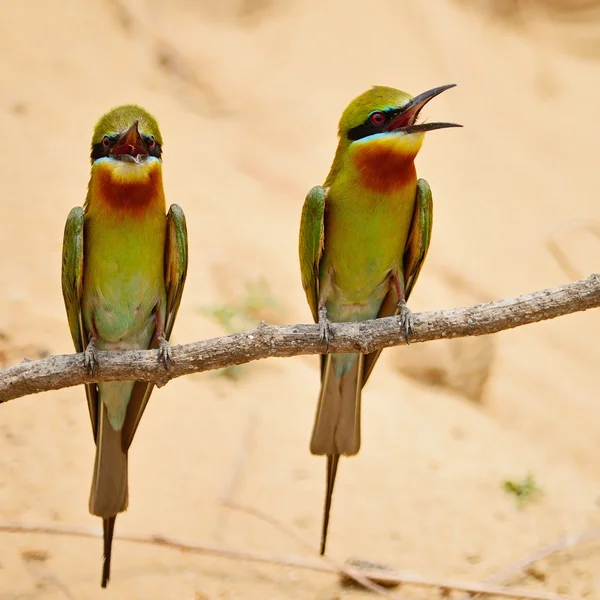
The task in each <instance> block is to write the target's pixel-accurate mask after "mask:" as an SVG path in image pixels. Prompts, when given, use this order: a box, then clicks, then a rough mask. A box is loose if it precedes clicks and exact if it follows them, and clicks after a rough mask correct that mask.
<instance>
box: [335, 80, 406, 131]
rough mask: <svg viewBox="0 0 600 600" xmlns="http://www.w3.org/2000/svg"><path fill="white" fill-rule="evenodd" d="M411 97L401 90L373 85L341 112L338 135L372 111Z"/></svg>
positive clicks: (404, 101) (399, 102)
mask: <svg viewBox="0 0 600 600" xmlns="http://www.w3.org/2000/svg"><path fill="white" fill-rule="evenodd" d="M411 99H412V96H411V95H410V94H407V93H406V92H403V91H402V90H397V89H395V88H391V87H386V86H383V85H374V86H373V87H372V88H371V89H370V90H367V91H366V92H363V93H362V94H361V95H360V96H357V97H356V98H354V100H352V102H350V104H349V105H348V107H347V108H346V110H345V111H344V112H343V114H342V117H341V119H340V124H339V129H338V131H339V134H340V136H341V137H343V136H344V134H346V133H347V132H348V131H350V130H351V129H353V128H354V127H358V126H359V125H361V124H362V123H364V122H365V121H366V119H367V117H368V116H369V115H370V114H371V113H372V112H373V111H375V110H381V111H383V110H385V109H386V108H392V107H396V106H401V105H403V104H405V103H406V102H408V101H409V100H411Z"/></svg>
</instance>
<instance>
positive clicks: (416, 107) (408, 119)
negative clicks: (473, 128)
mask: <svg viewBox="0 0 600 600" xmlns="http://www.w3.org/2000/svg"><path fill="white" fill-rule="evenodd" d="M455 86H456V84H455V83H450V84H449V85H441V86H440V87H436V88H433V89H432V90H428V91H426V92H423V93H422V94H419V95H418V96H415V97H414V98H413V99H412V100H410V102H408V104H405V105H404V106H402V107H400V108H399V111H400V112H399V113H398V115H397V116H396V117H394V118H393V119H392V121H391V122H390V123H389V125H388V128H387V130H388V131H403V132H405V133H416V132H418V131H432V130H433V129H445V128H446V127H462V125H459V124H458V123H420V124H418V125H417V124H415V121H416V120H417V117H418V116H419V113H420V112H421V109H422V108H423V107H424V106H425V105H426V104H427V103H428V102H429V101H430V100H431V99H432V98H435V97H436V96H438V95H439V94H441V93H442V92H445V91H446V90H449V89H450V88H453V87H455Z"/></svg>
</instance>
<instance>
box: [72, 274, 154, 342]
mask: <svg viewBox="0 0 600 600" xmlns="http://www.w3.org/2000/svg"><path fill="white" fill-rule="evenodd" d="M106 266H107V263H105V267H106ZM113 266H114V267H115V268H114V269H110V270H111V271H112V273H110V274H109V273H104V276H102V277H94V278H93V281H90V280H88V282H87V285H86V286H84V297H83V312H84V318H85V320H86V328H87V329H88V331H90V330H91V328H92V327H93V328H94V329H95V331H96V333H97V334H98V338H99V347H102V344H108V345H110V347H111V348H112V349H124V348H136V347H138V345H139V347H140V348H143V347H147V344H148V343H149V337H151V333H152V332H153V331H154V327H155V323H156V314H155V313H156V311H157V310H158V307H159V306H161V305H164V300H165V290H164V284H163V285H161V284H162V282H163V279H162V276H161V277H158V276H152V274H151V273H150V272H143V271H142V272H128V270H127V269H121V270H119V269H118V264H115V265H113ZM156 275H158V273H157V274H156ZM161 275H162V274H161Z"/></svg>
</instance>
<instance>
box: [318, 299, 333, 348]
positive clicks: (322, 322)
mask: <svg viewBox="0 0 600 600" xmlns="http://www.w3.org/2000/svg"><path fill="white" fill-rule="evenodd" d="M319 328H320V330H321V335H320V337H319V341H320V342H321V344H323V343H325V348H326V349H327V352H329V342H330V341H331V338H332V337H333V332H332V331H331V321H330V320H329V319H328V318H327V309H326V308H325V307H324V306H321V308H319Z"/></svg>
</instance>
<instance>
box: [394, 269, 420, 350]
mask: <svg viewBox="0 0 600 600" xmlns="http://www.w3.org/2000/svg"><path fill="white" fill-rule="evenodd" d="M393 282H394V286H395V288H396V292H397V294H398V310H399V311H400V312H399V313H398V319H399V320H400V329H401V330H402V333H404V339H405V340H406V343H407V344H410V336H411V335H412V334H413V333H414V332H415V330H414V326H415V319H414V317H413V314H412V312H411V310H410V308H408V306H407V305H406V299H405V297H404V281H401V280H400V278H399V277H397V276H394V277H393Z"/></svg>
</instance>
